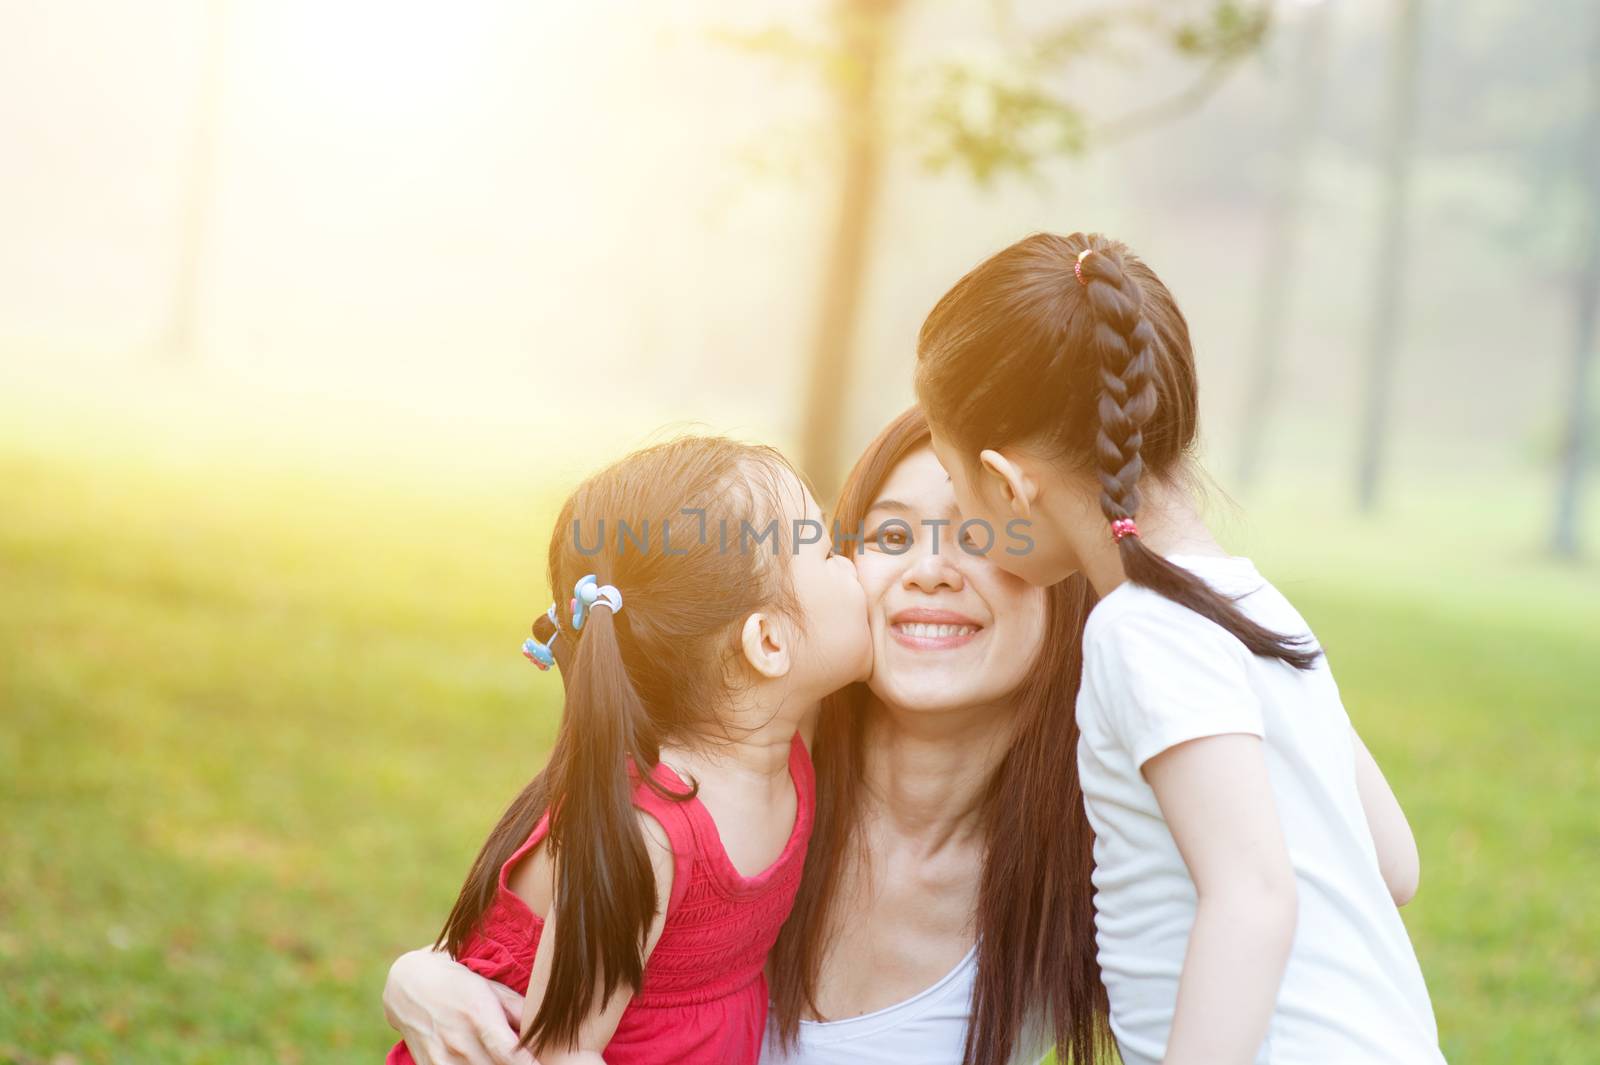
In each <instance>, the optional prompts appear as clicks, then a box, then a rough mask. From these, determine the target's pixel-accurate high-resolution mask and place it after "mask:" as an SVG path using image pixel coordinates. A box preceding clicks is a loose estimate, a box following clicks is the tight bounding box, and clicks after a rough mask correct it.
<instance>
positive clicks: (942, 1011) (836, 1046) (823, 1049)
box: [761, 947, 1046, 1065]
mask: <svg viewBox="0 0 1600 1065" xmlns="http://www.w3.org/2000/svg"><path fill="white" fill-rule="evenodd" d="M977 974H978V948H977V947H973V948H972V949H971V950H969V951H968V952H967V956H966V957H964V958H962V959H961V961H960V962H959V963H958V964H957V965H956V967H955V968H954V969H951V970H950V972H949V973H947V974H945V976H944V977H943V978H941V979H940V980H939V982H938V983H936V984H934V985H933V986H932V987H929V988H927V989H925V990H923V991H919V992H918V993H917V994H915V995H912V996H911V997H910V998H908V999H905V1000H904V1001H902V1002H896V1003H895V1004H894V1005H892V1006H885V1007H884V1008H883V1009H881V1010H875V1011H873V1012H872V1013H866V1014H863V1015H861V1016H860V1017H850V1018H847V1019H846V1020H842V1021H801V1022H800V1037H799V1040H798V1042H797V1043H796V1045H795V1048H794V1051H793V1052H792V1053H790V1054H785V1053H784V1052H783V1051H782V1050H781V1049H780V1048H779V1046H778V1038H777V1031H776V1028H775V1026H774V1025H772V1024H768V1025H767V1038H766V1041H765V1042H764V1043H763V1044H762V1047H761V1065H961V1052H962V1050H963V1049H965V1047H966V1044H967V1022H968V1021H969V1020H970V1019H971V1017H972V988H973V983H974V981H975V980H976V977H977ZM1045 1053H1046V1050H1045V1048H1044V1047H1042V1046H1041V1047H1039V1048H1037V1049H1034V1050H1032V1052H1031V1053H1030V1052H1028V1051H1023V1052H1021V1053H1019V1054H1018V1055H1017V1056H1016V1057H1015V1058H1014V1059H1013V1060H1014V1061H1015V1062H1016V1063H1017V1065H1024V1063H1026V1065H1034V1063H1036V1062H1038V1061H1039V1060H1040V1059H1042V1058H1043V1057H1044V1056H1045Z"/></svg>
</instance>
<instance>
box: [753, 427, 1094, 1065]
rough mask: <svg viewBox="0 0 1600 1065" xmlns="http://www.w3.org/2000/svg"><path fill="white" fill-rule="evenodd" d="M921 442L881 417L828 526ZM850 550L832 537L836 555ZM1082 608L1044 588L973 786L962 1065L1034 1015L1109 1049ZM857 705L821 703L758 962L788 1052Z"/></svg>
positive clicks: (805, 985)
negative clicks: (995, 738)
mask: <svg viewBox="0 0 1600 1065" xmlns="http://www.w3.org/2000/svg"><path fill="white" fill-rule="evenodd" d="M928 443H929V436H928V424H927V421H926V419H925V418H924V417H923V415H922V412H921V411H920V410H919V409H917V408H915V407H913V408H912V409H910V410H908V411H906V412H905V413H904V414H902V415H900V416H899V417H898V418H896V419H895V420H894V421H893V422H891V423H890V424H889V425H888V427H887V428H885V429H884V430H883V432H882V433H880V434H879V435H878V438H877V439H876V440H874V441H873V442H872V443H871V444H870V445H868V447H867V450H866V453H865V454H864V455H862V457H861V459H860V460H859V461H858V462H857V463H856V465H855V468H854V469H853V470H852V471H851V473H850V476H849V478H848V479H847V480H846V481H845V486H844V489H843V491H842V492H841V493H840V498H839V505H838V508H837V516H836V520H837V522H838V523H839V525H840V527H842V528H845V529H855V528H857V527H858V526H859V525H860V524H861V522H862V521H863V520H864V519H865V518H866V514H867V510H868V509H869V508H870V507H871V505H872V503H873V500H874V499H876V497H877V494H878V492H879V490H880V489H881V488H882V487H883V483H884V481H885V480H886V479H887V478H888V477H889V474H890V473H891V472H892V471H893V470H894V468H895V467H896V466H897V465H899V464H900V462H901V460H902V459H904V458H905V457H906V456H907V455H908V454H910V453H911V452H913V451H915V450H917V449H919V448H923V447H927V446H928ZM854 546H855V545H854V544H853V543H852V542H850V541H845V547H846V549H847V550H851V551H852V552H853V549H854ZM1093 604H1094V592H1093V590H1092V589H1091V588H1090V587H1089V583H1088V581H1086V580H1084V579H1083V578H1082V577H1081V576H1075V577H1072V578H1070V579H1068V580H1066V581H1063V582H1061V583H1060V584H1057V585H1055V586H1054V587H1051V588H1050V589H1048V590H1047V592H1046V609H1047V615H1046V616H1047V622H1046V624H1047V626H1048V631H1047V633H1046V637H1045V641H1044V645H1043V647H1042V648H1041V649H1040V652H1039V659H1038V661H1039V663H1040V665H1039V668H1037V669H1035V670H1033V671H1032V672H1031V673H1030V676H1029V679H1028V681H1027V682H1025V683H1024V685H1023V686H1022V688H1021V689H1019V690H1018V692H1017V693H1016V696H1015V698H1016V700H1017V716H1016V734H1015V737H1014V739H1013V741H1012V745H1011V749H1010V750H1009V751H1008V752H1007V753H1006V756H1005V758H1004V760H1003V761H1002V762H1001V763H1000V765H999V766H998V767H997V768H996V770H995V772H994V775H993V776H992V777H991V778H990V780H989V782H988V785H987V787H986V788H985V790H984V795H983V800H982V801H983V812H982V817H983V826H984V859H983V870H982V874H981V879H980V882H979V886H978V904H977V912H976V914H975V915H974V917H975V924H976V926H977V938H978V975H977V983H976V986H975V988H974V991H973V1003H972V1021H971V1023H970V1024H969V1025H968V1028H967V1044H966V1049H965V1051H964V1058H963V1060H964V1061H965V1062H966V1065H1003V1063H1005V1062H1007V1061H1009V1060H1010V1059H1011V1056H1012V1055H1013V1053H1015V1051H1016V1050H1017V1048H1018V1046H1019V1044H1020V1043H1021V1041H1022V1040H1023V1039H1025V1038H1026V1037H1027V1033H1028V1032H1029V1031H1030V1027H1029V1026H1030V1025H1032V1024H1033V1023H1035V1022H1036V1021H1039V1020H1043V1022H1044V1023H1045V1029H1044V1030H1045V1031H1046V1032H1047V1033H1048V1034H1049V1036H1050V1037H1051V1038H1052V1039H1053V1040H1054V1042H1055V1045H1056V1046H1057V1047H1058V1048H1059V1050H1060V1051H1061V1052H1062V1053H1064V1054H1066V1053H1070V1054H1071V1055H1072V1058H1071V1060H1073V1061H1075V1062H1082V1063H1084V1065H1089V1063H1092V1062H1097V1061H1099V1060H1101V1058H1100V1055H1101V1054H1102V1053H1103V1052H1104V1051H1105V1050H1106V1049H1107V1048H1109V1046H1110V1045H1111V1043H1110V1035H1109V1031H1108V1028H1107V1022H1106V1017H1107V1005H1106V996H1105V989H1104V987H1103V986H1102V984H1101V982H1100V967H1099V965H1098V963H1097V962H1096V960H1095V935H1094V891H1093V887H1092V885H1091V884H1090V874H1091V873H1092V871H1093V869H1094V836H1093V833H1092V831H1091V830H1090V828H1089V822H1088V819H1087V818H1086V817H1085V815H1084V812H1083V793H1082V790H1081V788H1080V787H1079V784H1078V766H1077V755H1076V752H1077V746H1078V727H1077V723H1076V721H1075V720H1074V717H1073V713H1072V706H1073V703H1074V702H1075V701H1076V698H1077V692H1078V680H1079V676H1080V673H1081V668H1082V663H1081V648H1082V634H1083V624H1084V620H1085V619H1086V618H1087V616H1088V613H1089V609H1090V607H1091V606H1093ZM870 705H871V698H870V694H869V692H868V690H867V687H866V685H865V684H855V685H852V686H850V687H849V688H846V689H845V690H844V691H842V692H838V693H836V694H834V695H832V696H830V697H829V698H828V699H827V700H825V701H824V703H823V708H822V715H821V717H820V719H819V720H818V722H817V730H816V735H815V737H814V739H813V742H812V750H813V753H814V758H815V762H816V769H817V811H816V818H815V820H814V822H813V827H812V832H811V845H810V848H809V849H808V850H807V853H806V863H805V872H804V874H803V876H802V878H801V881H800V890H799V894H798V895H797V897H796V899H795V905H794V910H793V911H792V912H791V913H790V915H789V920H788V922H787V923H786V924H785V925H784V926H783V931H782V933H781V934H780V935H779V936H778V943H777V946H776V947H775V948H774V950H773V953H772V956H771V958H770V959H769V964H768V972H769V983H770V987H771V993H772V1009H773V1014H774V1017H775V1018H776V1020H777V1024H778V1031H779V1034H780V1037H781V1038H782V1039H783V1040H784V1041H785V1043H787V1044H789V1045H792V1044H793V1041H794V1039H795V1037H796V1035H797V1033H798V1032H799V1027H800V1020H801V1018H802V1017H804V1016H805V1015H807V1014H808V1013H809V1014H813V1015H814V1014H816V1013H817V1012H818V1011H817V1008H816V989H817V981H818V978H819V974H820V970H821V967H822V961H823V959H824V957H825V956H826V955H827V953H828V950H829V948H830V947H831V945H832V939H833V935H834V933H835V926H834V924H833V920H832V913H833V908H834V906H835V905H836V903H837V898H838V890H839V885H840V881H841V877H842V875H843V873H844V871H845V869H846V867H847V865H848V862H849V858H850V854H851V852H852V851H857V852H859V848H860V846H861V843H860V840H859V839H858V838H857V831H858V829H859V819H860V812H861V801H862V792H863V788H864V777H863V774H864V762H865V747H866V727H867V716H868V713H869V707H870Z"/></svg>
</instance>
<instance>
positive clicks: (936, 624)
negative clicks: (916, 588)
mask: <svg viewBox="0 0 1600 1065" xmlns="http://www.w3.org/2000/svg"><path fill="white" fill-rule="evenodd" d="M982 631H983V626H982V625H980V624H978V623H977V622H976V621H974V620H973V619H972V618H969V617H967V616H965V615H963V614H956V613H953V612H951V611H948V610H904V611H901V612H900V613H898V614H896V615H894V617H892V618H890V619H889V635H890V636H892V637H893V638H894V641H895V642H896V643H898V644H900V645H901V646H902V647H907V648H910V649H911V650H913V651H947V650H950V649H951V648H954V647H961V646H963V645H965V644H968V643H971V642H972V640H973V639H974V638H975V637H976V636H977V635H978V633H980V632H982Z"/></svg>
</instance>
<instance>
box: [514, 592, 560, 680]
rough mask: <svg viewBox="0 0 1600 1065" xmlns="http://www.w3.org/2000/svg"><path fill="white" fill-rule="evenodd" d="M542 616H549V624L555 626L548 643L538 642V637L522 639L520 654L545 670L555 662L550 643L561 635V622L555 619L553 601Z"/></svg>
mask: <svg viewBox="0 0 1600 1065" xmlns="http://www.w3.org/2000/svg"><path fill="white" fill-rule="evenodd" d="M544 616H545V617H547V618H549V619H550V624H552V625H554V626H555V627H556V631H555V632H552V633H551V634H550V643H540V642H539V641H538V639H536V638H535V637H532V636H530V637H528V638H527V639H526V640H523V641H522V656H523V657H524V658H526V659H527V660H528V661H530V662H532V663H533V664H534V665H536V666H538V667H539V669H540V670H541V671H543V670H547V669H549V668H550V667H551V666H553V665H555V664H556V656H555V653H554V652H552V651H551V650H550V644H551V643H555V642H556V637H557V636H560V635H561V622H559V621H557V620H556V605H555V604H554V603H551V604H550V609H549V610H546V611H545V612H544Z"/></svg>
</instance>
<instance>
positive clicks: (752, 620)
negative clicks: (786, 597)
mask: <svg viewBox="0 0 1600 1065" xmlns="http://www.w3.org/2000/svg"><path fill="white" fill-rule="evenodd" d="M739 646H740V649H741V650H742V651H743V652H744V658H745V661H746V662H749V663H750V667H751V668H752V669H754V670H755V671H756V672H757V673H759V674H761V676H763V677H766V678H767V679H768V680H777V679H778V678H779V677H782V676H784V675H786V674H787V673H788V672H789V666H790V662H789V641H788V637H787V634H786V633H785V632H784V631H783V628H782V626H780V625H779V624H778V623H777V619H776V618H774V617H772V616H771V615H770V614H751V615H750V616H749V617H747V618H745V619H744V628H743V630H741V631H740V633H739Z"/></svg>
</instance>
